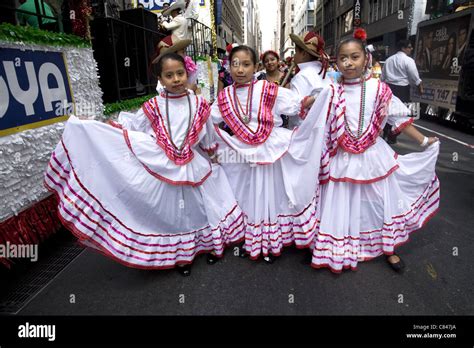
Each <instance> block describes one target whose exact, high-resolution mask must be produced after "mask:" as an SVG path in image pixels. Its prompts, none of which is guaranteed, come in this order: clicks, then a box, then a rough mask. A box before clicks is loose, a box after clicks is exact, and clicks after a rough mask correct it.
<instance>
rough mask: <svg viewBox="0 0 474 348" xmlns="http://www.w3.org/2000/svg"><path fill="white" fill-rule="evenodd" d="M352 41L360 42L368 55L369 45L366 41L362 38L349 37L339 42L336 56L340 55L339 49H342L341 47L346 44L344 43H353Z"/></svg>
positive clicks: (363, 50)
mask: <svg viewBox="0 0 474 348" xmlns="http://www.w3.org/2000/svg"><path fill="white" fill-rule="evenodd" d="M351 42H354V43H356V44H358V45H359V46H360V48H361V50H362V52H364V55H365V56H367V46H366V44H365V42H364V41H362V40H361V39H356V38H355V37H351V38H349V39H345V40H342V41H341V42H339V45H337V49H336V57H337V56H338V55H339V51H340V50H341V47H342V46H344V45H347V44H348V43H351Z"/></svg>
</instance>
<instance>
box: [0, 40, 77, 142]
mask: <svg viewBox="0 0 474 348" xmlns="http://www.w3.org/2000/svg"><path fill="white" fill-rule="evenodd" d="M73 112H74V103H73V96H72V92H71V87H70V84H69V77H68V72H67V67H66V63H65V61H64V58H63V53H61V52H44V51H33V50H20V49H14V48H0V136H3V135H7V134H11V133H15V132H19V131H22V130H25V129H30V128H36V127H39V126H44V125H47V124H51V123H54V122H58V121H61V120H63V119H64V118H65V117H64V116H66V115H70V114H72V113H73ZM66 117H67V116H66Z"/></svg>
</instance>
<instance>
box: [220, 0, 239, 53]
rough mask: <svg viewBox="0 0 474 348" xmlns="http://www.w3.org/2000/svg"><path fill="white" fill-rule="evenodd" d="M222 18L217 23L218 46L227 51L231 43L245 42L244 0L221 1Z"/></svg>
mask: <svg viewBox="0 0 474 348" xmlns="http://www.w3.org/2000/svg"><path fill="white" fill-rule="evenodd" d="M219 3H220V6H221V8H220V9H219V10H220V11H221V20H220V23H218V24H217V30H216V32H217V48H218V49H220V50H221V51H222V50H224V51H225V47H226V46H227V44H229V43H238V44H240V45H242V44H243V43H244V30H243V28H244V24H243V23H244V22H243V6H242V0H225V1H221V2H219Z"/></svg>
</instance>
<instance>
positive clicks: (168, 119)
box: [165, 91, 192, 153]
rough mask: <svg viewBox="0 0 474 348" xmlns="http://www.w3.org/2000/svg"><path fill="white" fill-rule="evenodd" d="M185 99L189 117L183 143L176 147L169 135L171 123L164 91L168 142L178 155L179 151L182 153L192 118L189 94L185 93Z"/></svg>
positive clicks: (171, 136)
mask: <svg viewBox="0 0 474 348" xmlns="http://www.w3.org/2000/svg"><path fill="white" fill-rule="evenodd" d="M186 97H187V99H188V107H189V117H188V129H187V130H186V134H185V135H184V140H183V143H182V144H181V146H180V147H178V146H176V144H175V143H174V141H173V135H172V134H171V123H170V115H169V105H168V100H169V98H168V91H166V96H165V100H166V103H165V105H166V109H165V110H166V123H167V125H168V133H169V135H170V142H171V144H172V145H173V146H174V148H175V149H176V150H177V151H178V153H180V152H181V151H183V147H184V144H185V143H186V138H187V137H188V134H189V131H190V130H191V118H192V115H191V113H192V110H191V98H190V97H189V92H186Z"/></svg>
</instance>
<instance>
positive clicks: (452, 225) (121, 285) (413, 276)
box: [19, 120, 474, 315]
mask: <svg viewBox="0 0 474 348" xmlns="http://www.w3.org/2000/svg"><path fill="white" fill-rule="evenodd" d="M416 124H417V125H421V126H423V127H426V128H430V129H432V130H434V131H436V132H439V133H443V134H445V135H448V136H450V137H452V138H455V139H458V140H460V141H461V142H465V143H468V144H474V136H472V135H468V134H465V133H462V132H459V131H456V130H453V129H450V128H448V127H445V126H443V125H439V124H436V123H433V122H427V121H424V120H418V121H416ZM422 131H423V132H424V133H425V134H426V135H433V134H431V133H429V132H427V131H424V130H422ZM438 137H440V139H441V153H440V156H439V160H438V164H437V174H438V176H439V179H440V182H441V203H440V204H441V206H440V210H439V212H438V214H437V215H436V216H435V217H434V218H433V219H431V220H430V222H429V223H428V224H427V225H426V226H425V227H424V228H423V229H421V230H419V231H416V232H414V233H413V234H412V235H411V238H410V241H409V242H408V243H406V244H405V245H403V246H401V247H400V248H399V249H398V250H397V252H398V253H399V254H400V255H401V256H402V257H403V259H404V261H405V264H406V269H405V271H404V273H403V274H397V273H395V272H394V271H392V270H391V269H390V268H389V266H388V265H387V264H386V261H385V260H384V258H377V259H375V260H372V261H369V262H362V263H359V266H358V271H356V272H354V271H344V272H343V273H342V274H340V275H335V274H333V273H331V272H330V271H329V270H326V269H322V270H315V269H312V268H311V267H310V266H309V265H304V264H302V263H301V261H302V259H303V258H304V254H305V253H304V251H301V250H296V249H295V248H288V249H286V250H285V251H284V253H283V254H282V256H281V257H280V258H279V259H277V261H276V262H275V263H274V264H272V265H270V264H266V263H265V262H263V261H257V262H254V261H250V260H248V259H241V258H239V257H237V256H235V255H234V250H233V249H228V250H227V251H226V254H225V257H224V258H223V259H222V260H221V261H219V262H218V263H216V264H215V265H208V264H207V263H206V257H205V256H204V255H202V256H199V257H198V258H197V259H196V260H195V262H194V264H193V268H192V274H191V276H190V277H186V278H185V277H182V276H181V275H180V274H179V273H177V272H176V271H175V270H167V271H145V270H136V269H131V268H127V267H125V266H122V265H120V264H118V263H116V262H114V261H112V260H110V259H108V258H106V257H104V256H102V255H101V254H99V253H97V252H95V251H93V250H89V249H88V250H86V251H84V252H83V253H82V254H81V255H79V257H77V258H76V259H75V260H74V261H73V262H72V263H70V264H69V265H68V266H67V267H66V268H65V269H64V270H63V271H62V272H61V273H60V274H59V275H58V276H57V277H56V278H55V279H54V280H53V281H52V282H51V283H50V284H49V285H48V286H47V287H46V288H44V289H43V290H42V291H41V292H40V293H39V294H38V295H37V296H36V297H35V298H34V299H33V300H32V301H31V302H30V303H29V304H28V305H27V306H26V307H25V308H23V310H21V311H20V313H19V315H473V314H474V301H473V295H472V289H473V288H474V280H473V279H474V267H473V262H474V258H473V256H472V255H473V254H474V253H473V252H474V233H473V232H474V230H473V226H474V213H473V207H474V198H473V197H474V161H473V154H474V148H472V147H469V146H465V145H462V144H460V143H457V142H455V141H453V140H449V139H446V138H444V137H441V136H438ZM394 148H395V149H396V151H397V152H399V153H400V154H405V153H409V152H412V151H420V150H421V149H420V147H419V146H418V145H416V144H414V143H413V142H412V141H411V140H409V139H408V138H406V137H405V136H403V135H402V136H400V137H399V141H398V144H397V145H396V146H395V147H394ZM469 289H471V290H469ZM71 295H74V298H75V303H71V301H70V299H71Z"/></svg>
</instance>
